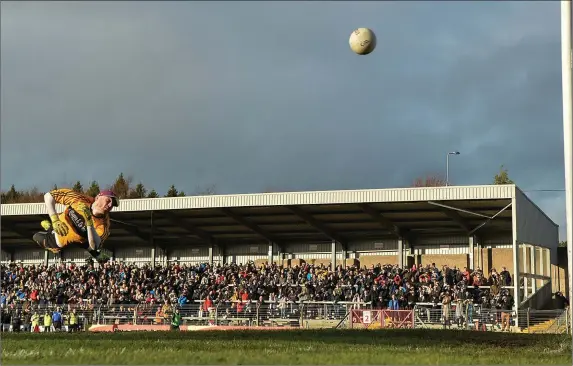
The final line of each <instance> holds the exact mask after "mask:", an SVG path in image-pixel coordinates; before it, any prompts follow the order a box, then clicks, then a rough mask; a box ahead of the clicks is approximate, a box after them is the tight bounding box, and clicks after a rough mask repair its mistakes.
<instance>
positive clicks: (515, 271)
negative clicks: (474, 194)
mask: <svg viewBox="0 0 573 366" xmlns="http://www.w3.org/2000/svg"><path fill="white" fill-rule="evenodd" d="M511 203H512V205H511V231H512V233H511V236H512V241H511V242H512V250H513V278H512V279H513V281H512V282H513V283H512V284H513V300H514V304H515V310H516V313H515V324H516V325H517V326H519V311H517V310H519V305H520V304H521V296H520V289H519V283H520V278H519V277H520V276H519V243H518V241H517V205H516V204H515V197H513V198H512V200H511Z"/></svg>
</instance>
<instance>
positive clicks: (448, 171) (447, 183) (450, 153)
mask: <svg viewBox="0 0 573 366" xmlns="http://www.w3.org/2000/svg"><path fill="white" fill-rule="evenodd" d="M450 155H460V152H459V151H452V152H449V153H447V155H446V187H447V186H449V185H450Z"/></svg>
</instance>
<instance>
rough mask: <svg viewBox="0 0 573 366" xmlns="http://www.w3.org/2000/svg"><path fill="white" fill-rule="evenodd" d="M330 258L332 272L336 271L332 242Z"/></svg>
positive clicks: (334, 243)
mask: <svg viewBox="0 0 573 366" xmlns="http://www.w3.org/2000/svg"><path fill="white" fill-rule="evenodd" d="M330 256H331V257H330V261H331V264H332V271H335V270H336V242H335V241H334V240H333V241H332V247H331V252H330Z"/></svg>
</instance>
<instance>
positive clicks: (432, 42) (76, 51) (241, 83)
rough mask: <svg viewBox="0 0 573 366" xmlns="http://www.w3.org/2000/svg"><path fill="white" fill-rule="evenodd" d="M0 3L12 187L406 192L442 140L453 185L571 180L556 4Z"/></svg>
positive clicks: (554, 196) (440, 151) (431, 166)
mask: <svg viewBox="0 0 573 366" xmlns="http://www.w3.org/2000/svg"><path fill="white" fill-rule="evenodd" d="M1 6H2V8H1V20H2V24H1V33H0V34H1V42H2V43H1V51H2V53H1V62H2V64H1V66H2V70H1V80H2V83H1V92H2V96H1V97H2V110H1V122H2V124H1V143H2V145H1V173H2V174H1V186H2V188H3V189H7V188H9V186H10V185H11V184H16V187H17V188H18V187H19V188H24V187H26V188H28V187H32V186H37V187H38V188H40V189H47V188H49V187H50V186H52V185H53V184H59V185H62V184H69V183H73V182H74V181H75V180H78V179H79V180H81V181H83V182H84V183H86V184H87V182H89V181H91V180H97V181H99V182H100V184H102V185H104V184H106V183H111V182H112V181H113V179H114V178H115V176H117V175H118V174H119V172H124V173H125V174H128V175H133V176H134V178H135V180H136V181H139V180H141V181H142V182H143V183H145V184H146V185H147V186H148V187H149V188H155V189H156V190H157V191H158V192H159V193H160V194H164V193H165V192H166V190H167V188H168V187H169V185H171V184H175V185H176V187H178V188H179V189H181V190H184V191H187V192H192V191H193V190H194V189H195V188H196V186H198V185H202V186H205V185H209V184H215V185H216V186H217V190H218V192H220V193H242V192H258V191H262V190H267V189H274V190H318V189H348V188H350V189H352V188H387V187H404V186H409V185H411V183H412V181H413V180H414V179H415V178H416V177H417V176H420V175H424V174H432V173H437V174H443V175H445V165H446V164H445V163H446V153H447V152H448V151H452V150H459V151H460V152H461V155H459V156H456V157H454V158H452V159H450V163H451V164H450V178H451V179H450V180H451V182H452V183H453V184H457V185H470V184H488V183H491V182H492V179H493V176H494V174H495V173H496V172H497V171H498V169H499V166H500V165H501V164H504V165H505V166H506V167H507V168H508V169H509V173H510V176H511V177H512V178H513V179H514V180H515V181H516V183H517V184H518V185H519V186H520V187H521V188H522V189H523V190H525V191H528V190H535V189H562V188H563V185H564V184H563V179H564V178H563V137H562V136H563V132H562V119H561V116H562V109H561V108H562V104H561V64H560V62H561V58H560V23H559V6H560V4H559V2H556V1H554V2H539V3H534V2H517V1H516V2H443V3H438V2H420V3H415V2H396V3H390V2H364V3H361V2H356V1H355V2H352V3H350V2H349V3H344V2H262V1H260V2H251V3H241V2H229V3H226V2H210V3H209V2H204V3H202V2H173V3H166V2H126V3H117V2H97V3H96V2H94V3H90V2H86V1H83V2H77V3H74V2H59V3H56V2H42V3H41V2H32V1H26V2H2V5H1ZM357 27H370V28H372V29H373V30H374V31H375V33H376V34H377V36H378V46H377V49H376V50H375V52H374V53H372V54H371V55H369V56H357V55H354V54H353V53H351V51H350V50H349V47H348V37H349V35H350V33H351V31H352V30H353V29H354V28H357ZM528 195H529V196H530V197H532V199H533V200H534V201H535V202H536V203H537V204H538V205H539V206H541V207H542V209H544V210H545V211H546V212H547V213H548V214H549V215H550V217H551V218H552V219H553V220H554V221H556V222H557V223H558V224H559V225H560V226H561V233H562V235H563V234H564V232H565V227H564V226H565V208H564V193H562V192H554V193H551V192H549V193H547V192H544V193H540V192H537V193H528Z"/></svg>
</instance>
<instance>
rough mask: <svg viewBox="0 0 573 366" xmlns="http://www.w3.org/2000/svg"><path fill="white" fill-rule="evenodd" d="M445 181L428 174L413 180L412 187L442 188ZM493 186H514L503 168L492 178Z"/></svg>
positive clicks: (436, 175)
mask: <svg viewBox="0 0 573 366" xmlns="http://www.w3.org/2000/svg"><path fill="white" fill-rule="evenodd" d="M446 183H447V182H446V179H445V178H444V177H443V176H442V175H439V174H430V175H427V176H425V177H419V178H416V180H414V183H413V186H414V187H443V186H445V185H446ZM493 184H514V182H513V180H511V179H510V178H509V173H508V171H507V169H506V168H504V166H503V165H502V166H500V168H499V172H498V173H497V174H496V175H495V176H494V177H493Z"/></svg>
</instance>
